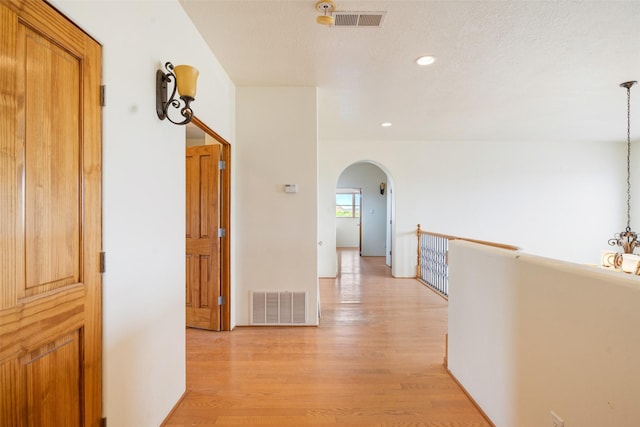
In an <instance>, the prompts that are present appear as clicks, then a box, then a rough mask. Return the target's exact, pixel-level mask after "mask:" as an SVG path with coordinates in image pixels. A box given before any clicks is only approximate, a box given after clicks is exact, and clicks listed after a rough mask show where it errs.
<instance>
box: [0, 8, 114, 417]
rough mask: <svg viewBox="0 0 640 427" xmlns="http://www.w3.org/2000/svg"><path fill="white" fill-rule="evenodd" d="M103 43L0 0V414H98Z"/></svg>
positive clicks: (51, 13) (48, 14)
mask: <svg viewBox="0 0 640 427" xmlns="http://www.w3.org/2000/svg"><path fill="white" fill-rule="evenodd" d="M100 70H101V49H100V46H99V45H98V43H96V42H95V41H94V40H92V39H91V38H89V37H88V36H87V35H86V34H84V33H83V32H82V31H81V30H79V29H78V28H77V27H76V26H75V25H73V24H72V23H71V22H69V21H68V20H66V19H65V18H64V17H63V16H61V15H60V14H59V13H57V12H56V11H55V10H54V9H52V8H51V7H50V6H48V5H47V4H46V3H44V2H42V1H19V0H0V425H2V426H70V427H72V426H92V427H93V426H98V425H99V424H100V420H101V418H102V377H101V373H102V364H101V358H102V345H101V344H102V312H101V273H100V251H101V245H102V237H101V236H102V228H101V186H100V184H101V142H100V138H101V136H100V132H101V126H100V115H101V113H100V96H99V94H100Z"/></svg>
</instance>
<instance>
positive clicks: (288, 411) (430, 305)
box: [165, 250, 489, 427]
mask: <svg viewBox="0 0 640 427" xmlns="http://www.w3.org/2000/svg"><path fill="white" fill-rule="evenodd" d="M338 257H339V258H338V265H339V277H338V278H337V279H321V280H320V289H321V301H322V319H321V322H320V326H319V327H317V328H316V327H282V328H274V327H238V328H236V330H235V331H233V332H231V333H229V332H222V333H211V332H206V331H201V330H195V329H189V330H187V390H188V392H187V394H186V397H185V398H184V400H183V401H182V402H181V404H180V405H179V406H178V408H177V409H176V410H175V411H174V413H173V414H172V416H171V417H170V419H169V420H168V421H167V423H166V424H165V426H170V427H178V426H181V427H182V426H193V425H197V426H214V425H216V426H219V425H274V426H292V427H294V426H306V425H313V426H336V425H348V426H368V427H370V426H433V427H436V426H437V427H463V426H465V427H472V426H473V427H480V426H488V425H489V424H488V423H487V422H486V421H485V420H484V419H483V417H482V416H481V415H480V413H479V412H478V410H477V409H476V408H475V407H474V406H473V405H472V404H471V402H470V401H469V399H468V398H467V397H466V396H465V395H464V393H463V392H462V391H461V390H460V388H459V387H458V386H457V385H456V384H455V382H454V381H453V380H452V379H451V378H450V377H449V375H448V374H447V372H446V370H445V369H444V367H443V366H442V360H443V355H444V335H445V333H446V329H447V304H446V301H444V300H443V299H442V298H440V297H439V296H437V295H435V294H434V293H433V292H431V291H429V290H428V289H426V288H425V287H424V286H422V285H421V284H419V283H418V282H417V281H415V280H413V279H393V278H392V277H391V275H390V270H389V268H388V267H387V266H386V265H384V258H383V257H364V258H361V257H360V256H358V252H357V250H339V251H338Z"/></svg>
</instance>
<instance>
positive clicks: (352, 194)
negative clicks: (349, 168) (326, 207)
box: [336, 189, 360, 218]
mask: <svg viewBox="0 0 640 427" xmlns="http://www.w3.org/2000/svg"><path fill="white" fill-rule="evenodd" d="M336 218H360V190H359V189H340V190H338V192H337V193H336Z"/></svg>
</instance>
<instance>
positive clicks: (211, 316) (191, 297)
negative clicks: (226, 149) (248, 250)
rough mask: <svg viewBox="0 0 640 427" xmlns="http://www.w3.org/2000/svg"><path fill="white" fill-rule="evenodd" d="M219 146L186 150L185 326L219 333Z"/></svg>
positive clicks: (220, 302)
mask: <svg viewBox="0 0 640 427" xmlns="http://www.w3.org/2000/svg"><path fill="white" fill-rule="evenodd" d="M219 160H220V146H219V145H202V146H198V147H188V148H187V155H186V171H187V184H186V185H187V189H186V194H187V207H186V209H187V221H186V239H187V241H186V247H187V254H186V276H187V277H186V303H187V308H186V316H187V320H186V323H187V326H189V327H193V328H202V329H209V330H213V331H219V330H221V322H220V317H221V305H222V303H223V301H221V300H219V298H218V297H220V296H222V292H221V287H220V237H221V236H219V234H218V230H219V224H220V203H219V202H220V180H219V176H220V169H219Z"/></svg>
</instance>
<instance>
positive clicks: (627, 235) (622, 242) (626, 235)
mask: <svg viewBox="0 0 640 427" xmlns="http://www.w3.org/2000/svg"><path fill="white" fill-rule="evenodd" d="M636 83H638V82H636V81H630V82H624V83H621V84H620V87H624V88H626V89H627V228H625V229H624V231H621V232H619V233H616V234H615V235H614V236H613V239H609V245H610V246H618V247H620V248H622V251H623V253H625V254H632V253H633V251H634V250H635V248H636V247H638V246H640V242H638V234H637V233H636V232H635V231H631V87H632V86H633V85H635V84H636ZM614 263H615V266H616V267H620V266H621V265H622V253H617V254H616V256H615V260H614Z"/></svg>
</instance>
